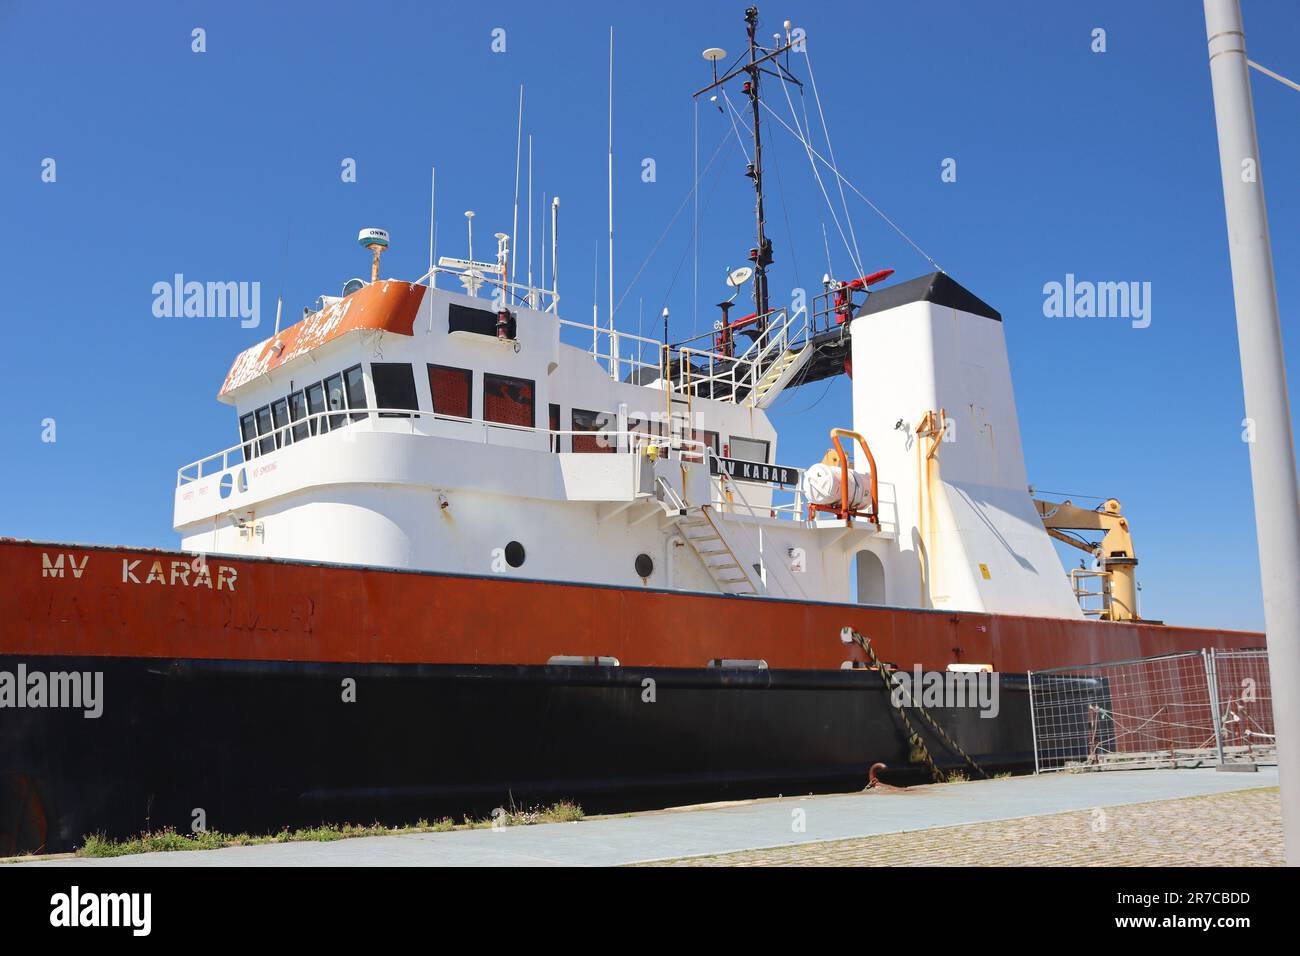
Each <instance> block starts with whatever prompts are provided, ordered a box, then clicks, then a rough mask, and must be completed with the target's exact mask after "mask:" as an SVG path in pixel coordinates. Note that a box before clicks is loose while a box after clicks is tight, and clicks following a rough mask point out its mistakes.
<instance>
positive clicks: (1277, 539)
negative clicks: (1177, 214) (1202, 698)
mask: <svg viewBox="0 0 1300 956" xmlns="http://www.w3.org/2000/svg"><path fill="white" fill-rule="evenodd" d="M1205 29H1206V36H1207V37H1208V42H1209V52H1210V82H1211V85H1212V87H1213V91H1214V116H1215V120H1216V121H1217V125H1218V130H1219V161H1220V166H1221V169H1222V175H1223V205H1224V210H1225V212H1226V215H1227V223H1228V252H1229V256H1230V258H1231V262H1232V288H1233V297H1234V300H1235V304H1236V311H1237V339H1238V345H1239V347H1240V350H1241V377H1242V385H1243V390H1244V393H1245V399H1246V417H1247V420H1248V421H1249V422H1252V423H1253V424H1254V427H1255V440H1254V441H1253V442H1251V444H1250V476H1251V485H1252V486H1253V489H1254V495H1255V529H1256V535H1257V537H1258V540H1259V576H1260V584H1261V585H1262V590H1263V593H1264V629H1265V631H1266V633H1267V636H1268V642H1267V643H1268V665H1269V673H1270V675H1271V678H1272V683H1273V693H1272V697H1273V723H1274V728H1275V732H1276V734H1277V752H1278V774H1279V778H1280V782H1281V784H1282V832H1283V836H1284V838H1285V844H1286V862H1287V864H1288V865H1290V866H1300V799H1297V798H1300V590H1297V588H1296V583H1295V578H1296V569H1297V568H1300V480H1297V476H1296V459H1295V438H1294V436H1293V434H1292V431H1291V409H1290V403H1289V401H1288V397H1287V384H1286V364H1285V361H1284V359H1283V351H1282V325H1281V321H1280V319H1279V316H1278V308H1277V287H1276V285H1275V283H1274V279H1273V250H1272V246H1271V244H1270V242H1269V235H1268V209H1267V206H1266V205H1265V203H1264V177H1263V169H1262V167H1263V164H1262V162H1261V161H1260V155H1259V139H1258V136H1257V134H1256V131H1255V108H1254V104H1253V103H1252V101H1251V95H1250V69H1249V66H1248V61H1247V59H1246V37H1245V34H1244V31H1243V27H1242V22H1241V7H1240V5H1239V4H1238V2H1237V0H1205ZM1247 164H1249V165H1250V166H1252V167H1253V169H1254V172H1255V175H1253V176H1246V175H1244V169H1245V167H1246V165H1247Z"/></svg>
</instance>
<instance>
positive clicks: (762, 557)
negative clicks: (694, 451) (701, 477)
mask: <svg viewBox="0 0 1300 956" xmlns="http://www.w3.org/2000/svg"><path fill="white" fill-rule="evenodd" d="M708 455H709V457H710V458H711V459H716V458H717V457H718V456H717V455H715V454H713V449H712V448H710V449H709V450H708ZM731 480H732V479H728V481H729V482H730V481H731ZM734 490H735V492H736V496H737V497H739V498H740V502H741V507H742V509H743V511H742V512H740V513H748V514H757V513H758V510H756V509H755V508H754V506H753V505H751V504H750V503H749V501H748V500H746V498H745V492H744V491H743V490H742V489H741V488H740V486H739V485H735V486H734ZM734 526H735V527H738V528H740V529H741V533H742V534H744V535H745V536H746V537H747V538H748V539H749V543H750V544H751V545H752V546H753V548H754V550H755V551H756V552H757V554H758V563H759V566H760V567H761V568H762V569H763V574H761V575H760V579H761V580H760V584H761V585H762V588H763V591H764V592H765V593H768V594H770V593H771V590H772V589H771V587H770V585H769V582H768V580H767V576H768V574H769V572H770V571H771V570H772V569H773V568H779V569H780V570H781V574H782V576H783V578H784V583H783V584H782V587H783V589H784V590H785V592H786V596H787V597H792V598H793V597H803V598H807V597H808V592H807V591H805V590H804V589H803V585H801V584H800V583H799V582H798V581H797V580H796V579H795V576H794V575H795V572H794V571H792V570H791V569H790V568H789V567H787V566H786V564H785V561H784V560H783V558H784V557H786V556H785V555H782V554H778V555H777V556H776V560H775V561H769V560H768V557H767V554H766V553H765V551H764V547H763V528H762V526H761V525H756V526H753V527H751V526H750V525H749V524H748V523H747V522H745V521H737V522H735V523H734ZM729 527H730V525H729ZM755 529H757V530H755Z"/></svg>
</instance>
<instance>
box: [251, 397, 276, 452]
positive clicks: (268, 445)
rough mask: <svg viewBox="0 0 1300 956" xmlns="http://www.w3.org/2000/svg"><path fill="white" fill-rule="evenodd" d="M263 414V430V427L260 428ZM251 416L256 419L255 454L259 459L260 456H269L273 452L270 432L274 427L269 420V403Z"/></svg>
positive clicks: (273, 441) (273, 445)
mask: <svg viewBox="0 0 1300 956" xmlns="http://www.w3.org/2000/svg"><path fill="white" fill-rule="evenodd" d="M263 412H265V413H266V419H265V425H266V427H265V429H263V427H262V426H263V418H262V413H263ZM253 414H254V415H255V416H256V417H257V454H258V457H261V456H262V455H269V454H271V452H273V451H275V436H274V435H273V434H272V432H274V431H275V426H274V424H273V422H272V419H271V404H270V402H268V403H267V404H265V405H263V406H262V407H261V408H259V409H258V410H257V411H255V412H254V413H253Z"/></svg>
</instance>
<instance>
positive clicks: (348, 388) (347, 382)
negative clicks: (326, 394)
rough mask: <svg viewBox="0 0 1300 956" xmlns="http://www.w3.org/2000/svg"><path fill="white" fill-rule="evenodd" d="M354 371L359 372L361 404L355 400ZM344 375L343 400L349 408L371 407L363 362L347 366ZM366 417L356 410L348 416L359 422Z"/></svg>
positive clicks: (357, 377) (357, 378) (358, 385)
mask: <svg viewBox="0 0 1300 956" xmlns="http://www.w3.org/2000/svg"><path fill="white" fill-rule="evenodd" d="M353 372H356V373H357V374H356V385H357V391H359V392H360V393H361V398H360V403H359V404H357V403H354V402H353V395H352V373H353ZM342 375H343V400H344V401H345V402H347V406H348V408H349V409H358V408H360V409H365V408H367V407H369V406H368V405H367V401H366V373H365V372H364V371H363V370H362V368H361V364H360V363H358V364H356V365H352V366H349V367H348V368H345V369H344V370H343V372H342ZM412 380H414V376H412ZM365 417H366V415H365V413H364V412H362V413H360V414H356V413H355V412H354V413H353V414H352V415H350V416H348V420H349V421H354V422H359V421H361V420H362V419H363V418H365Z"/></svg>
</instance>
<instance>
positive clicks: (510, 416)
mask: <svg viewBox="0 0 1300 956" xmlns="http://www.w3.org/2000/svg"><path fill="white" fill-rule="evenodd" d="M535 389H536V386H535V385H534V383H533V382H531V381H529V380H528V379H523V378H510V377H509V376H507V375H493V374H491V373H487V374H485V375H484V376H483V418H484V420H485V421H489V422H500V423H501V424H502V425H524V426H527V427H528V428H533V427H534V426H535V425H536V424H537V417H536V415H537V413H536V409H535V407H534V402H535V400H536V396H535V394H534V392H535Z"/></svg>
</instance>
